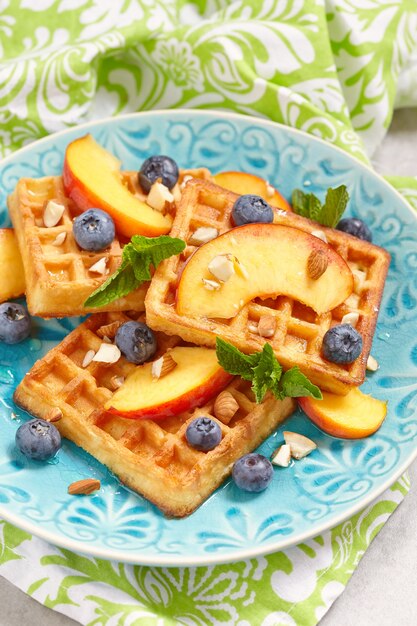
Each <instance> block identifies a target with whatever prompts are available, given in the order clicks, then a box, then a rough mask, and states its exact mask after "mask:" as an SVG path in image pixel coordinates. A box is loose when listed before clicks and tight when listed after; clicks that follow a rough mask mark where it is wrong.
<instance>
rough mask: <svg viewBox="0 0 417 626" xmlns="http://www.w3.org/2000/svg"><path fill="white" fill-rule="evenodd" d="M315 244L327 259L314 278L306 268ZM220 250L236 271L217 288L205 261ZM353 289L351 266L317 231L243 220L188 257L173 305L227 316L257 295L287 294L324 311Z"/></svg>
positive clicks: (210, 315) (197, 314) (205, 314)
mask: <svg viewBox="0 0 417 626" xmlns="http://www.w3.org/2000/svg"><path fill="white" fill-rule="evenodd" d="M313 250H316V251H317V250H323V251H324V252H325V254H326V256H327V259H328V267H327V269H326V271H325V272H324V274H322V275H321V276H320V277H319V278H318V279H317V280H313V279H312V278H310V277H309V275H308V271H307V262H308V258H309V256H310V254H311V253H312V251H313ZM222 255H229V257H228V258H229V259H233V258H234V259H237V262H236V263H235V272H234V273H233V274H232V275H231V276H230V277H228V279H227V280H226V282H223V283H222V282H221V281H219V283H218V287H217V288H216V285H215V284H214V285H213V284H212V282H213V278H214V280H215V278H216V277H215V276H213V274H212V272H210V270H209V264H210V263H211V262H212V261H213V259H214V258H215V257H218V256H222ZM210 267H211V268H212V264H211V265H210ZM207 280H209V281H212V282H211V283H207V282H205V281H207ZM352 290H353V276H352V272H351V270H350V268H349V267H348V265H347V264H346V263H345V261H344V260H343V259H342V257H341V256H340V255H339V254H337V252H336V251H335V250H333V248H331V247H330V246H328V245H327V244H325V243H324V242H323V241H321V240H320V239H318V237H314V236H313V235H310V234H309V233H306V232H304V231H301V230H298V229H296V228H292V227H289V226H283V225H280V224H247V225H245V226H240V227H238V228H233V229H232V230H229V231H228V232H227V233H224V234H223V235H220V236H219V237H216V238H215V239H212V240H211V241H209V242H208V243H206V244H204V245H202V246H201V247H200V248H198V250H197V251H196V252H195V253H194V254H193V255H192V256H191V257H190V259H189V261H188V263H187V264H186V265H185V267H184V269H183V271H182V274H181V277H180V280H179V284H178V289H177V298H176V308H177V312H178V314H179V315H189V316H191V317H194V318H201V317H208V318H223V319H230V318H232V317H234V316H235V315H236V314H237V313H238V311H239V310H240V309H241V308H242V307H243V305H244V304H246V303H247V302H249V301H250V300H253V299H254V298H256V297H260V298H267V297H276V296H278V295H285V296H289V297H292V298H294V299H295V300H298V301H299V302H302V303H303V304H306V305H307V306H309V307H311V308H312V309H313V310H314V311H316V312H317V313H324V312H326V311H330V310H331V309H333V308H335V307H336V306H338V305H339V304H341V303H342V302H344V301H345V300H346V298H347V297H348V296H349V295H350V294H351V293H352Z"/></svg>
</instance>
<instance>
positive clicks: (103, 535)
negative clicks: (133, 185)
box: [0, 111, 417, 565]
mask: <svg viewBox="0 0 417 626" xmlns="http://www.w3.org/2000/svg"><path fill="white" fill-rule="evenodd" d="M87 132H91V133H92V134H93V135H94V137H95V138H96V139H97V140H98V141H99V142H100V143H101V144H103V145H104V146H105V147H106V148H108V149H109V150H110V151H111V152H113V153H114V154H116V155H117V156H118V157H119V158H120V159H121V161H122V162H123V167H124V168H125V169H131V170H134V169H138V168H139V167H140V164H141V163H142V161H143V160H144V159H145V158H146V157H148V156H150V155H152V154H157V153H163V154H169V155H171V156H172V157H174V158H175V159H176V160H177V162H178V163H179V164H180V166H181V167H198V166H202V165H204V166H206V167H208V168H210V170H212V171H213V172H217V171H220V170H245V171H248V172H253V173H255V174H259V175H261V176H263V177H265V178H267V179H268V180H269V181H270V182H271V183H272V184H273V185H275V186H276V187H278V189H280V190H281V192H282V193H283V194H284V195H285V196H286V197H287V198H289V197H290V196H291V191H292V190H293V189H294V188H295V187H299V188H303V189H305V190H308V191H313V192H315V193H317V194H318V195H319V196H321V197H323V196H324V193H325V191H326V189H327V188H328V187H329V186H333V187H336V186H337V185H340V184H341V183H344V184H346V185H347V187H348V189H349V193H350V196H351V201H350V208H349V211H350V214H352V215H356V216H358V217H360V218H362V219H363V220H365V221H366V222H367V224H369V226H370V227H371V228H372V232H373V235H374V241H375V243H377V244H379V245H381V246H384V247H385V248H387V249H388V250H389V252H390V253H391V255H392V263H391V268H390V271H389V276H388V281H387V284H386V287H385V293H384V299H383V305H382V308H381V312H380V316H379V322H378V327H377V331H376V333H375V338H374V343H373V348H372V354H373V355H374V356H375V357H376V358H377V360H378V361H379V363H380V369H379V370H378V371H377V372H376V373H374V374H372V375H370V376H369V379H368V380H367V381H366V383H365V384H364V386H363V388H364V391H365V392H369V393H372V394H373V395H374V396H375V397H377V398H383V399H388V402H389V404H388V407H389V410H388V416H387V418H386V420H385V422H384V424H383V426H382V428H381V429H380V430H379V431H378V433H376V434H375V435H373V436H372V437H369V438H367V439H363V440H357V441H345V440H341V439H333V438H332V437H329V436H327V435H325V434H323V433H322V432H321V431H319V430H318V429H317V428H316V427H315V426H314V425H313V424H311V423H310V422H309V420H308V419H307V418H306V417H305V416H304V415H303V414H302V413H301V412H298V413H296V414H295V415H294V416H293V417H291V418H290V420H288V421H287V422H286V424H285V429H288V430H293V431H297V432H301V433H303V434H305V435H307V436H309V437H311V438H312V439H313V440H315V441H316V442H317V444H318V449H317V450H316V451H314V452H313V453H312V454H311V455H310V456H309V457H307V458H306V459H304V460H302V461H299V462H297V463H294V464H293V465H292V466H291V467H289V468H288V469H285V470H283V469H278V468H276V469H275V472H274V481H273V483H272V485H271V486H270V488H269V489H267V490H266V491H265V492H263V493H262V494H258V495H250V494H247V493H244V492H242V491H240V490H239V489H237V488H236V487H235V486H234V484H233V483H232V482H230V481H227V482H226V483H225V484H224V485H223V486H222V487H221V488H220V489H218V490H217V492H216V493H215V494H213V495H212V497H210V498H209V500H208V501H207V502H206V503H205V504H204V505H203V506H202V507H200V509H199V510H198V511H196V512H195V513H194V514H193V515H191V516H190V517H188V518H187V519H183V520H167V519H165V518H164V517H163V516H162V515H161V514H160V513H159V511H158V510H157V509H156V508H155V507H154V506H153V505H151V504H149V502H147V501H146V500H144V499H143V498H141V497H140V496H138V495H136V494H134V493H131V492H130V491H127V490H126V489H124V488H123V487H122V486H121V485H120V484H119V482H118V481H117V479H115V478H114V477H113V476H112V475H111V474H110V473H109V472H108V471H107V469H106V468H105V467H104V466H102V465H101V464H100V463H98V462H97V461H95V460H94V459H93V458H92V457H90V456H89V455H88V454H86V453H84V452H83V451H82V450H80V449H79V448H77V447H76V446H75V445H73V444H71V443H69V442H66V441H65V442H64V445H63V449H62V450H61V452H60V454H59V459H58V460H57V461H56V462H54V463H50V464H35V463H34V462H29V461H27V460H25V459H24V458H22V457H20V456H18V454H17V452H16V450H15V449H14V435H15V432H16V429H17V427H18V425H19V424H20V423H21V422H22V421H23V420H25V419H26V418H27V417H28V416H27V415H26V414H24V413H23V412H22V411H21V410H18V409H17V408H16V407H15V406H14V405H13V401H12V394H13V390H14V387H15V386H16V384H17V383H18V382H19V381H20V379H21V378H22V376H23V375H24V374H25V372H27V371H28V370H29V368H30V367H31V366H32V364H33V363H34V362H35V360H36V359H39V358H40V357H41V356H42V355H43V354H44V353H45V352H46V351H47V350H49V349H50V348H51V347H52V346H53V345H55V344H56V343H57V342H59V341H60V340H61V339H62V338H63V337H64V336H65V335H66V334H67V333H68V331H69V330H71V329H72V328H74V327H75V326H76V325H77V323H78V320H76V319H64V320H60V321H59V320H56V321H43V320H41V319H35V320H34V331H33V336H32V338H31V339H28V340H26V341H25V342H23V343H21V344H18V345H16V346H6V345H4V344H0V401H1V405H0V420H1V438H0V515H1V516H2V517H3V518H5V519H6V520H9V521H10V522H12V523H14V524H16V525H17V526H20V527H21V528H23V529H25V530H27V531H29V532H31V533H33V534H36V535H39V536H40V537H42V538H44V539H46V540H47V541H49V542H51V543H54V544H58V545H60V546H64V547H66V548H69V549H72V550H75V551H79V552H84V553H88V554H91V555H96V556H100V557H104V558H109V559H117V560H121V561H125V562H133V563H141V564H153V565H203V564H209V563H220V562H225V561H231V560H237V559H243V558H249V557H252V556H255V555H260V554H265V553H268V552H273V551H276V550H279V549H281V548H284V547H287V546H289V545H291V544H294V543H298V542H300V541H304V540H305V539H307V538H308V537H312V536H314V535H317V534H318V533H321V532H322V531H324V530H325V529H327V528H330V527H332V526H334V525H336V524H337V523H339V522H341V521H342V520H344V519H345V518H347V517H349V516H351V515H352V514H353V513H355V512H357V511H358V510H360V509H361V508H362V507H364V506H365V505H367V504H368V503H370V502H371V501H372V500H373V499H374V498H375V497H376V496H378V495H379V494H380V493H381V492H382V491H384V490H385V489H386V488H387V487H388V486H389V485H390V484H391V483H393V481H394V480H395V479H396V478H397V477H398V476H400V474H401V473H402V472H403V471H404V470H405V469H406V467H407V466H408V465H409V464H410V463H411V461H412V460H413V459H414V457H415V456H416V453H417V446H416V440H417V416H416V405H417V338H416V333H415V329H416V319H417V283H416V278H415V276H416V269H417V229H416V217H415V215H414V214H413V212H412V210H411V209H410V208H409V207H408V206H407V204H406V203H405V202H404V200H403V199H402V198H401V197H400V195H399V194H398V193H397V192H396V191H394V190H393V189H392V188H391V187H390V186H389V185H388V184H387V183H385V182H384V181H383V180H382V179H381V178H379V177H378V176H376V175H375V174H374V173H373V172H372V171H371V170H370V169H368V168H367V167H365V166H364V165H363V164H361V163H359V162H358V161H356V160H355V159H354V158H352V157H350V156H349V155H347V154H345V153H344V152H342V151H341V150H339V149H336V148H334V147H332V146H331V145H328V144H326V143H324V142H323V141H321V140H319V139H316V138H314V137H312V136H309V135H306V134H304V133H302V132H298V131H296V130H292V129H289V128H286V127H284V126H279V125H277V124H273V123H270V122H266V121H261V120H257V119H251V118H248V117H243V116H238V115H232V114H227V113H215V112H207V111H204V112H202V111H169V112H166V111H159V112H153V113H143V114H135V115H130V116H126V117H122V118H119V119H110V120H105V121H101V122H97V123H91V124H87V125H85V126H83V127H82V128H80V127H78V128H74V129H70V130H68V131H65V132H62V133H59V134H57V135H53V136H51V137H48V138H46V139H43V140H41V141H38V142H36V143H34V144H33V145H30V146H28V147H27V148H24V149H23V150H20V151H19V152H17V153H16V154H14V155H12V156H11V157H9V158H8V159H6V160H5V161H3V163H2V165H1V168H0V177H1V184H0V200H1V203H0V209H1V215H0V224H1V225H3V226H7V225H9V220H8V217H7V211H6V196H7V194H8V193H10V192H11V191H12V190H13V188H14V186H15V184H16V182H17V180H18V179H19V178H20V177H22V176H29V177H39V176H46V175H51V174H59V173H60V172H61V168H62V162H63V155H64V151H65V148H66V146H67V144H68V143H69V142H70V141H72V140H73V139H75V138H76V137H79V136H81V135H83V134H85V133H87ZM15 414H16V415H17V417H16V415H15ZM281 440H282V435H281V429H280V431H278V432H277V433H275V434H274V435H273V436H271V437H270V438H269V439H268V440H267V441H265V442H264V444H263V445H262V446H261V447H260V451H261V452H262V453H264V454H266V455H269V454H270V453H271V451H272V450H273V449H274V448H275V447H277V445H278V443H279V442H280V441H281ZM86 476H96V477H98V478H99V479H100V480H101V482H102V485H103V487H102V489H101V490H100V492H98V493H97V494H95V495H93V496H92V497H88V498H75V497H71V496H68V495H67V487H68V485H69V483H71V482H72V481H75V480H78V479H81V478H84V477H86Z"/></svg>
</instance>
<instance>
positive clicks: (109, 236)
mask: <svg viewBox="0 0 417 626" xmlns="http://www.w3.org/2000/svg"><path fill="white" fill-rule="evenodd" d="M72 232H73V235H74V238H75V241H76V242H77V243H78V245H79V246H80V248H82V249H83V250H88V251H89V252H97V251H99V250H104V248H107V246H109V245H110V244H111V242H112V241H113V239H114V236H115V228H114V222H113V220H112V218H111V217H110V215H109V214H108V213H106V212H105V211H102V210H101V209H88V210H87V211H84V213H81V215H78V216H77V217H76V218H75V220H74V222H73V224H72Z"/></svg>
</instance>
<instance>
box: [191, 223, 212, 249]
mask: <svg viewBox="0 0 417 626" xmlns="http://www.w3.org/2000/svg"><path fill="white" fill-rule="evenodd" d="M218 234H219V231H218V230H217V228H213V227H212V226H207V227H206V226H200V228H197V230H196V231H194V233H193V234H192V235H191V237H190V240H189V243H190V244H191V245H194V246H200V245H201V244H203V243H207V242H208V241H211V240H212V239H215V237H217V235H218Z"/></svg>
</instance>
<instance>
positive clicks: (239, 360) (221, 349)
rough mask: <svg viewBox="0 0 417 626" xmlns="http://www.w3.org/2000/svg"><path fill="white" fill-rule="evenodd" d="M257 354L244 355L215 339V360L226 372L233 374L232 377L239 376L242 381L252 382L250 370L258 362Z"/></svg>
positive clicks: (224, 342)
mask: <svg viewBox="0 0 417 626" xmlns="http://www.w3.org/2000/svg"><path fill="white" fill-rule="evenodd" d="M258 354H260V353H255V354H251V355H248V354H244V353H243V352H241V351H240V350H238V348H235V346H232V344H230V343H228V342H227V341H224V340H223V339H220V338H219V337H217V338H216V355H217V360H218V362H219V363H220V365H221V366H222V368H223V369H224V370H226V372H229V374H233V376H240V377H241V378H243V380H252V378H253V372H252V368H253V367H254V366H255V365H256V364H257V362H258V360H259V359H258Z"/></svg>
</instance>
